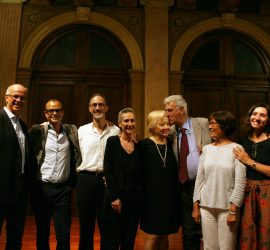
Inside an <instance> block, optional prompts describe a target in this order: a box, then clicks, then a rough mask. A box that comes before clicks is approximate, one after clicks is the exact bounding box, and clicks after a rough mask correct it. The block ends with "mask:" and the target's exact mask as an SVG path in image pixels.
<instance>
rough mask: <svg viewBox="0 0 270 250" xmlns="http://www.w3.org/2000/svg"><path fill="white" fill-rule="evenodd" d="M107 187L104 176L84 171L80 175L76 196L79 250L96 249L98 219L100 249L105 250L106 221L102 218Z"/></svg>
mask: <svg viewBox="0 0 270 250" xmlns="http://www.w3.org/2000/svg"><path fill="white" fill-rule="evenodd" d="M104 190H105V186H104V183H103V179H102V175H101V174H98V175H96V174H95V173H91V172H87V171H82V172H79V173H78V177H77V186H76V196H77V205H78V212H79V224H80V241H79V250H93V249H94V233H95V224H96V218H97V222H98V226H99V231H100V238H101V242H100V249H101V250H104V228H105V227H104V226H105V221H104V220H103V219H102V216H101V208H102V201H103V196H104Z"/></svg>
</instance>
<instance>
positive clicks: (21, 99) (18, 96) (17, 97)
mask: <svg viewBox="0 0 270 250" xmlns="http://www.w3.org/2000/svg"><path fill="white" fill-rule="evenodd" d="M7 96H10V97H11V98H12V99H13V100H14V101H17V100H20V101H21V102H25V101H26V98H25V97H24V96H21V95H7Z"/></svg>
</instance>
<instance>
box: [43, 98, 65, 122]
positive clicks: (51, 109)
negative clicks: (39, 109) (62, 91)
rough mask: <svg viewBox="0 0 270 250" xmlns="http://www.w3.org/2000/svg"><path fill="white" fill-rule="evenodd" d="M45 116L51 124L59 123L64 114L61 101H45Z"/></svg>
mask: <svg viewBox="0 0 270 250" xmlns="http://www.w3.org/2000/svg"><path fill="white" fill-rule="evenodd" d="M45 116H46V118H47V120H48V122H49V123H50V124H52V125H53V126H57V125H60V124H61V122H62V118H63V116H64V111H63V106H62V104H61V102H59V101H57V100H52V101H49V102H47V103H46V106H45Z"/></svg>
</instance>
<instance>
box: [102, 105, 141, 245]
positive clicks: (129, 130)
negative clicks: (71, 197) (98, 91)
mask: <svg viewBox="0 0 270 250" xmlns="http://www.w3.org/2000/svg"><path fill="white" fill-rule="evenodd" d="M118 124H119V127H120V130H121V134H120V135H116V136H111V137H109V138H108V140H107V144H106V149H105V156H104V171H105V178H106V185H107V199H108V201H109V207H108V209H107V210H106V211H107V222H106V227H107V230H106V233H105V235H106V236H105V238H106V239H105V241H106V243H105V244H106V250H118V249H122V250H132V249H133V248H134V242H135V237H136V233H137V228H138V224H139V217H140V197H141V189H140V158H139V152H138V149H137V144H136V142H135V141H134V140H133V138H134V129H135V114H134V110H133V109H131V108H126V109H123V110H121V111H120V112H119V115H118Z"/></svg>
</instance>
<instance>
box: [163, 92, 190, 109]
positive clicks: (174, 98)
mask: <svg viewBox="0 0 270 250" xmlns="http://www.w3.org/2000/svg"><path fill="white" fill-rule="evenodd" d="M172 102H173V103H175V105H176V106H177V107H178V108H182V107H184V109H185V111H186V113H188V108H187V102H186V100H185V99H184V98H183V96H181V95H170V96H168V97H166V98H165V99H164V104H165V105H166V104H169V103H172Z"/></svg>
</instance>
